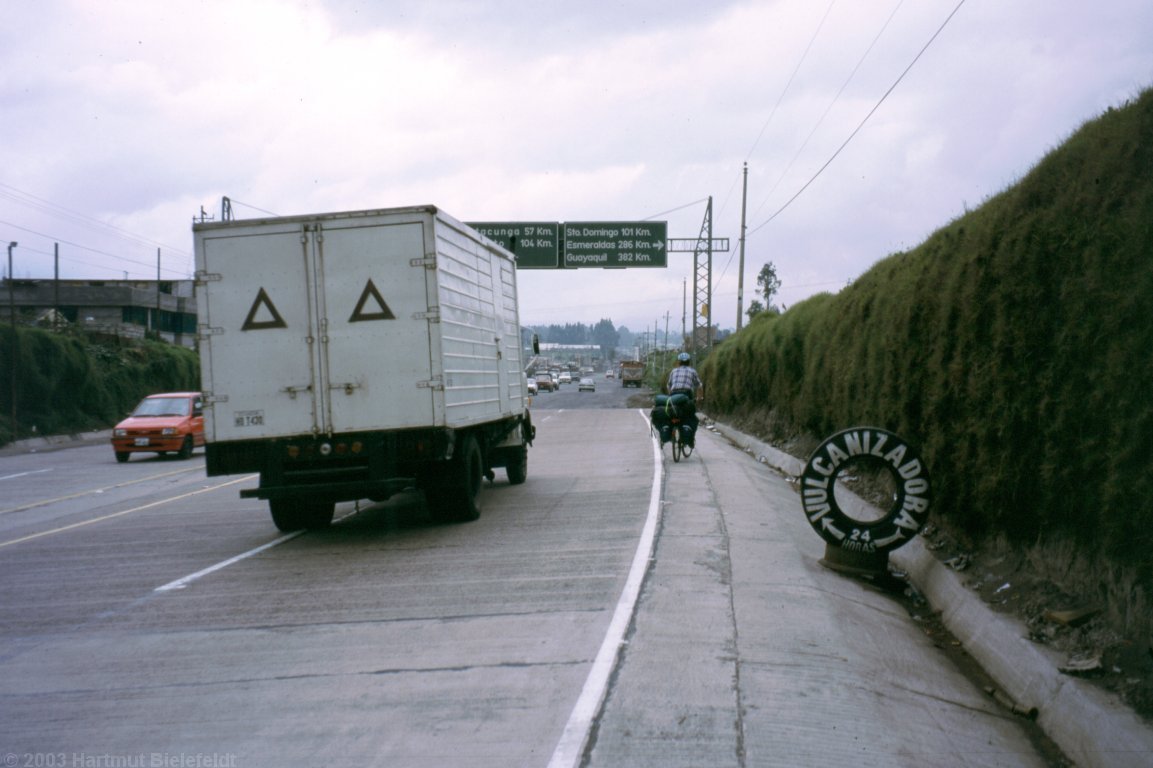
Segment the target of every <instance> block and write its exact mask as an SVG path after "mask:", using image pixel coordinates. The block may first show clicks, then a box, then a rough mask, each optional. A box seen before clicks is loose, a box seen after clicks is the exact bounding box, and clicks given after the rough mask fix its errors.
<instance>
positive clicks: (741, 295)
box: [737, 163, 749, 333]
mask: <svg viewBox="0 0 1153 768" xmlns="http://www.w3.org/2000/svg"><path fill="white" fill-rule="evenodd" d="M748 198H749V164H748V163H745V171H744V179H743V180H742V182H741V247H740V252H741V258H740V266H739V267H738V268H737V332H738V333H739V332H740V330H741V319H742V318H743V317H744V316H745V205H746V203H747V202H748Z"/></svg>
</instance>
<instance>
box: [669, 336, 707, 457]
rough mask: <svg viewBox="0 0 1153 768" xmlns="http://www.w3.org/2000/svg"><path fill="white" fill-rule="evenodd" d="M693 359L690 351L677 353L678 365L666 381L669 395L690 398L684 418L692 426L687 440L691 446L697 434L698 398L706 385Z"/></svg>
mask: <svg viewBox="0 0 1153 768" xmlns="http://www.w3.org/2000/svg"><path fill="white" fill-rule="evenodd" d="M692 361H693V359H692V357H691V356H690V355H689V353H688V352H681V353H680V354H679V355H677V367H676V368H673V370H672V371H671V372H670V373H669V378H668V381H667V382H666V383H665V389H666V390H667V391H668V393H669V397H672V396H674V395H684V396H686V397H687V398H688V411H689V412H688V413H686V414H684V416H683V419H684V422H685V423H686V424H688V425H689V427H690V430H689V435H688V439H687V440H685V443H686V444H687V445H690V446H691V445H693V443H694V442H695V441H696V436H697V398H698V397H699V396H700V395H701V394H703V392H704V387H705V385H704V384H703V383H702V382H701V377H700V376H699V375H697V372H696V369H694V368H693V366H692Z"/></svg>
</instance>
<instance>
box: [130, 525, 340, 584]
mask: <svg viewBox="0 0 1153 768" xmlns="http://www.w3.org/2000/svg"><path fill="white" fill-rule="evenodd" d="M356 512H357V510H353V511H351V512H349V513H347V514H344V515H341V516H340V517H338V518H336V519H335V520H333V522H335V523H339V522H340V521H341V520H343V519H344V518H346V517H352V516H353V515H355V514H356ZM305 533H307V531H304V530H300V531H293V532H292V533H288V534H285V535H284V536H281V537H280V538H279V539H275V540H273V541H270V542H268V543H267V544H262V545H260V546H259V547H257V548H256V549H250V550H248V551H247V552H241V553H240V554H239V555H237V556H236V557H230V558H228V559H227V560H224V561H222V562H219V563H217V564H216V565H210V566H208V567H207V568H205V569H203V570H200V571H197V572H196V573H190V574H188V575H187V576H184V577H182V578H179V579H177V580H176V581H170V582H168V583H167V584H164V585H163V586H159V587H157V588H156V589H154V590H152V591H153V592H170V591H172V590H174V589H184V588H185V587H187V586H188V585H189V584H191V583H192V582H194V581H196V580H197V579H199V578H201V577H203V576H207V575H208V574H210V573H215V572H216V571H219V570H220V569H221V568H227V567H228V566H230V565H232V564H234V563H239V562H240V561H241V560H247V559H248V558H250V557H252V556H253V555H259V554H260V553H261V552H263V551H264V550H266V549H272V548H273V547H275V546H277V545H278V544H283V543H284V542H286V541H292V540H293V539H295V538H296V537H297V536H300V535H302V534H305Z"/></svg>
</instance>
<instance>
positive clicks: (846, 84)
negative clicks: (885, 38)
mask: <svg viewBox="0 0 1153 768" xmlns="http://www.w3.org/2000/svg"><path fill="white" fill-rule="evenodd" d="M904 4H905V0H898V2H897V5H896V6H894V7H893V10H892V12H891V13H890V14H889V17H888V18H887V19H885V23H884V24H882V25H881V29H880V30H878V32H877V34H876V35H875V36H874V37H873V41H872V42H871V43H869V47H868V48H866V49H865V52H864V53H862V54H861V58H859V59H857V63H856V65H855V66H854V67H853V70H852V71H851V72H850V73H849V76H848V77H846V78H845V82H843V83H841V87H840V88H838V89H837V92H836V94H835V95H834V96H833V98H832V99H831V100H830V101H829V105H828V106H827V107H825V111H824V112H823V113H822V114H821V116H820V118H818V119H817V122H816V123H815V124H814V125H813V129H812V130H811V131H809V135H808V136H806V137H805V140H804V142H802V143H801V146H800V147H798V148H797V151H796V152H794V153H793V157H792V158H791V159H790V160H789V164H788V165H787V166H785V169H784V170H783V171H781V175H780V176H778V177H777V180H776V182H775V183H774V184H773V186H772V187H771V188H770V189H769V191H768V193H766V195H765V199H764V200H763V201H762V202H761V204H760V205H758V206H757V208H756V210H754V211H753V216H756V215H757V214H758V213H759V212H760V210H761V209H762V208H764V207H765V205H766V204H767V203H768V202H769V199H770V198H771V197H772V196H773V193H774V192H776V191H777V187H779V186H780V185H781V182H782V181H784V180H785V176H787V175H788V173H789V171H790V170H791V169H792V167H793V165H794V164H795V163H796V162H797V158H799V157H800V156H801V153H802V152H804V151H805V147H807V146H809V142H810V141H812V139H813V136H814V135H816V133H817V129H819V128H820V127H821V126H822V125H823V124H824V122H825V118H826V117H828V116H829V112H831V111H832V109H833V106H834V105H835V104H836V103H837V102H838V101H840V99H841V94H843V93H844V92H845V89H846V88H848V87H849V83H851V82H852V81H853V78H855V77H856V76H857V72H858V71H860V69H861V65H862V64H864V63H865V59H867V58H868V57H869V54H870V53H872V52H873V48H875V47H876V45H877V42H878V41H879V40H880V39H881V36H882V35H884V34H885V30H886V29H888V28H889V25H890V24H891V23H892V22H893V17H895V16H896V15H897V11H899V10H901V6H903V5H904Z"/></svg>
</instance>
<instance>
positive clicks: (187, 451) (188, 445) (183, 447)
mask: <svg viewBox="0 0 1153 768" xmlns="http://www.w3.org/2000/svg"><path fill="white" fill-rule="evenodd" d="M176 456H177V458H180V459H191V458H192V435H185V437H184V442H183V443H181V444H180V452H179V453H177V454H176Z"/></svg>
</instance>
